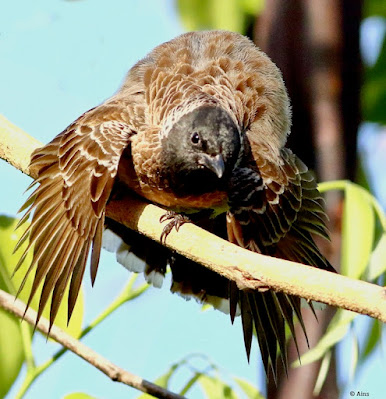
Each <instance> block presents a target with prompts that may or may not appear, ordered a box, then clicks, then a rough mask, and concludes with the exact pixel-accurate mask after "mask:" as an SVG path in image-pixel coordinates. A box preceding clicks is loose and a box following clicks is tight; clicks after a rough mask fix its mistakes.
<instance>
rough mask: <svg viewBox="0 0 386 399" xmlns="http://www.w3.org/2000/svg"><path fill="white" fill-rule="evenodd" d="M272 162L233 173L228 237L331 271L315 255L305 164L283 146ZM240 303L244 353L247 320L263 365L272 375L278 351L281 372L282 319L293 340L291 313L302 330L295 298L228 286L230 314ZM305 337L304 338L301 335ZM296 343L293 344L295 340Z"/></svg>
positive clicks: (316, 228)
mask: <svg viewBox="0 0 386 399" xmlns="http://www.w3.org/2000/svg"><path fill="white" fill-rule="evenodd" d="M281 157H282V161H281V162H278V163H277V164H276V165H275V164H274V163H270V162H268V161H263V160H262V159H259V158H258V156H255V159H257V166H255V167H253V166H250V165H249V166H248V167H240V168H239V169H237V170H236V171H235V174H234V176H233V178H232V182H231V189H230V194H229V198H230V212H229V213H228V215H227V228H228V238H229V240H230V241H231V242H234V243H236V244H238V245H240V246H242V247H245V248H248V249H250V250H252V251H255V252H259V253H263V254H267V255H271V256H276V257H279V258H284V259H289V260H292V261H296V262H301V263H305V264H308V265H311V266H315V267H319V268H321V269H325V270H329V271H335V270H334V269H333V267H332V266H331V265H330V264H329V262H328V261H327V260H326V259H325V257H324V256H323V255H322V254H321V253H320V251H319V249H318V248H317V246H316V244H315V242H314V241H313V238H312V234H317V235H320V236H322V237H324V238H326V239H328V232H327V230H326V227H325V223H324V218H325V214H324V211H323V207H322V203H321V201H322V198H321V196H320V194H319V192H318V190H317V188H316V182H315V180H314V178H313V176H312V174H311V173H310V172H309V171H308V169H307V167H306V166H305V165H304V164H303V163H302V162H301V161H300V160H299V159H298V158H297V157H296V156H295V155H294V154H292V152H291V151H290V150H288V149H282V151H281ZM237 304H240V306H241V317H242V324H243V330H244V341H245V346H246V351H247V354H248V356H249V353H250V348H251V341H252V332H253V324H254V326H255V329H256V333H257V338H258V341H259V346H260V350H261V354H262V359H263V362H264V365H265V369H266V371H267V372H268V369H269V367H271V369H272V372H273V375H274V376H275V375H276V358H277V355H278V354H279V353H280V355H281V358H282V361H283V365H284V368H285V369H286V370H287V367H288V365H287V359H286V340H285V328H284V325H285V322H287V324H288V326H289V328H290V331H291V333H292V335H293V336H294V338H295V344H296V337H295V332H294V331H295V330H294V321H293V315H294V314H296V316H297V318H298V319H299V321H300V324H301V326H302V329H303V331H304V333H305V334H306V331H305V327H304V323H303V320H302V315H301V311H300V298H297V297H293V296H290V295H287V294H283V293H275V292H271V291H267V292H257V293H245V292H239V291H238V290H237V289H236V288H235V287H233V289H231V290H230V309H231V317H232V318H233V317H234V312H235V310H236V306H237ZM306 338H307V336H306ZM296 345H297V344H296Z"/></svg>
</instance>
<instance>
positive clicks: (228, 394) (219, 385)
mask: <svg viewBox="0 0 386 399" xmlns="http://www.w3.org/2000/svg"><path fill="white" fill-rule="evenodd" d="M198 382H199V384H200V386H201V388H202V390H203V391H204V393H205V395H206V397H207V398H222V399H237V398H238V396H237V395H236V393H235V392H234V391H233V390H232V388H231V387H230V386H229V385H227V384H225V383H224V382H223V381H221V380H220V379H219V378H214V377H210V376H208V375H205V374H201V376H200V378H199V379H198Z"/></svg>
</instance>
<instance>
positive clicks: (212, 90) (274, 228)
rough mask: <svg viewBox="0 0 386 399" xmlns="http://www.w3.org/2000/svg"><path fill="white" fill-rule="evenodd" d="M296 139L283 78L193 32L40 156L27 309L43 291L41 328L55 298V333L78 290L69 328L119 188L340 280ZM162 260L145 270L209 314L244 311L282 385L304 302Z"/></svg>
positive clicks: (156, 53)
mask: <svg viewBox="0 0 386 399" xmlns="http://www.w3.org/2000/svg"><path fill="white" fill-rule="evenodd" d="M289 129H290V105H289V100H288V96H287V92H286V89H285V86H284V83H283V80H282V77H281V74H280V72H279V70H278V69H277V67H276V66H275V65H274V64H273V63H272V62H271V61H270V59H269V58H268V57H267V56H266V55H265V54H264V53H263V52H261V51H260V50H258V49H257V48H256V47H255V46H254V44H253V43H252V42H250V41H249V40H248V39H246V38H245V37H243V36H241V35H239V34H236V33H230V32H220V31H213V32H191V33H187V34H185V35H182V36H179V37H177V38H176V39H174V40H172V41H170V42H167V43H164V44H162V45H160V46H158V47H157V48H155V49H154V50H153V51H152V52H151V53H150V54H149V55H148V56H146V57H145V58H144V59H143V60H141V61H139V62H138V63H137V64H136V65H135V66H134V67H133V68H132V69H131V70H130V71H129V73H128V75H127V77H126V80H125V82H124V84H123V86H122V88H121V89H120V90H119V91H118V92H117V93H116V94H115V95H114V96H113V97H111V98H110V99H108V100H107V101H105V102H104V103H103V104H101V105H100V106H97V107H96V108H94V109H92V110H90V111H88V112H86V113H85V114H83V115H82V116H81V117H80V118H79V119H77V120H76V121H75V122H74V123H72V124H71V125H70V126H69V127H68V128H66V129H65V130H64V131H63V132H62V133H61V134H59V135H58V136H57V137H56V138H54V139H53V140H52V141H51V142H50V143H49V144H47V145H46V146H44V147H43V148H41V149H39V150H37V151H35V152H34V154H33V156H32V159H31V168H32V169H33V170H35V171H36V172H37V175H38V176H39V177H38V179H37V180H36V182H35V183H37V184H38V187H37V188H36V189H35V191H34V192H33V194H32V195H31V196H30V198H29V199H28V201H27V202H26V204H25V205H24V207H23V208H22V209H26V208H28V210H27V211H26V214H25V215H24V217H23V219H22V221H21V223H22V222H23V221H25V220H27V218H28V216H29V215H32V223H31V225H30V226H29V227H28V228H27V230H26V233H25V234H24V236H23V238H22V240H21V241H24V240H25V239H26V238H29V241H30V244H29V247H28V249H27V251H26V252H28V250H29V249H30V248H32V247H33V252H34V257H33V262H32V264H31V266H30V268H29V271H28V273H27V275H28V274H29V273H30V271H32V270H33V269H34V267H36V274H35V279H34V283H33V287H32V291H31V295H30V300H29V302H28V304H29V303H30V301H31V299H32V297H33V295H34V293H35V291H36V289H37V287H38V285H39V283H40V282H41V281H43V280H44V285H43V291H42V295H41V300H40V305H39V312H38V318H39V317H40V315H41V313H42V310H43V308H44V306H45V304H46V302H47V300H48V298H49V295H50V294H51V293H52V296H53V300H52V305H51V323H53V322H54V320H55V316H56V313H57V310H58V307H59V305H60V302H61V299H62V296H63V292H64V289H65V287H66V286H67V284H70V295H69V304H68V306H69V309H68V313H69V317H70V316H71V313H72V310H73V307H74V305H75V302H76V298H77V295H78V291H79V287H80V283H81V280H82V277H83V273H84V270H85V264H86V260H87V255H88V253H89V251H90V249H91V248H92V256H91V275H92V280H94V279H95V276H96V272H97V268H98V262H99V253H100V250H101V245H102V232H103V229H104V226H105V207H106V204H107V201H108V199H109V198H110V196H111V195H113V193H114V192H115V191H116V190H118V188H119V190H120V191H121V193H122V191H123V192H124V191H125V190H129V191H134V192H136V193H137V194H139V195H140V196H142V197H144V198H145V199H147V200H149V201H151V202H155V203H157V204H159V205H161V206H164V207H165V208H167V209H171V210H174V211H185V212H188V213H194V212H198V214H199V215H202V212H201V213H199V212H200V211H202V210H208V209H209V210H213V215H212V216H213V219H210V218H208V215H209V214H208V213H204V217H201V221H200V223H202V224H203V225H205V227H206V228H209V229H210V230H211V231H213V232H215V233H217V234H219V235H220V236H224V237H225V236H227V238H228V239H229V240H230V241H231V242H233V243H235V244H237V245H240V246H242V247H245V248H248V249H250V250H252V251H256V252H260V253H264V254H269V255H272V256H277V257H282V258H286V259H290V260H294V261H300V262H303V263H306V264H309V265H312V266H316V267H321V268H324V269H326V270H330V271H333V269H332V267H331V266H330V265H329V263H328V262H327V261H326V259H325V258H324V257H323V256H322V255H321V254H320V252H319V250H318V248H317V247H316V245H315V243H314V241H313V239H312V234H319V235H321V236H323V237H325V238H328V235H327V232H326V230H325V225H324V221H323V217H324V212H323V209H322V207H321V204H320V199H321V198H320V196H319V193H318V191H317V189H316V183H315V181H314V179H313V177H312V175H311V174H310V172H309V171H308V170H307V168H306V166H305V165H304V164H303V163H302V162H301V161H300V160H299V159H298V158H297V157H296V156H295V155H294V154H292V153H291V151H290V150H289V149H287V148H285V147H284V145H285V142H286V137H287V135H288V134H289ZM209 213H210V212H209ZM218 215H219V216H218ZM205 220H206V221H205ZM109 223H110V226H112V228H113V230H114V231H115V232H118V233H119V235H121V236H123V238H124V240H125V241H130V240H134V241H135V238H134V237H131V233H129V232H127V231H126V232H125V231H124V230H122V228H121V227H119V226H117V225H116V224H114V223H113V222H112V221H110V222H109ZM213 226H216V227H213ZM218 226H220V228H219V227H218ZM130 237H131V238H130ZM141 240H143V238H141V239H140V241H141ZM133 251H134V252H135V245H134V246H133ZM139 252H140V251H139ZM154 254H158V255H159V256H157V259H156V258H155V256H153V257H152V259H150V255H149V254H147V255H146V256H145V255H144V256H142V258H146V259H145V260H146V262H147V264H148V266H147V267H148V270H150V269H152V268H154V269H157V268H158V269H159V270H161V271H162V273H163V272H164V271H165V264H166V262H169V264H171V268H172V272H173V279H174V281H173V286H172V291H177V292H180V293H182V294H184V295H195V296H196V297H198V298H199V299H200V300H203V301H208V302H211V303H213V304H215V303H217V302H216V301H217V300H218V298H222V299H227V300H229V303H230V306H229V312H230V314H231V318H232V320H233V318H234V317H235V315H236V313H237V309H238V308H240V311H241V317H242V322H243V330H244V339H245V344H246V350H247V354H248V357H249V353H250V346H251V340H252V331H253V328H255V329H256V332H257V337H258V341H259V344H260V349H261V353H262V358H263V362H264V365H265V368H266V370H267V371H268V369H269V368H271V369H272V371H273V374H274V375H275V373H276V357H277V355H278V352H279V351H278V349H280V351H281V357H282V360H283V363H284V366H285V368H286V367H287V362H286V351H285V336H284V323H285V322H287V323H288V325H289V327H290V330H291V332H292V333H293V334H294V322H293V314H294V313H295V314H296V315H297V317H298V318H300V320H301V313H300V301H299V298H294V297H291V296H288V295H285V294H276V293H273V292H269V291H268V292H265V293H261V292H240V291H239V290H238V289H237V288H236V287H235V285H234V284H233V283H230V282H228V281H226V280H225V279H224V278H223V277H220V276H217V275H215V274H214V273H212V272H210V271H208V270H206V269H204V268H203V267H201V266H199V265H196V264H194V263H193V262H191V261H188V260H186V259H183V258H181V257H179V256H178V255H175V254H174V255H171V254H169V253H168V252H167V251H166V250H165V249H164V248H162V247H160V246H159V244H158V247H157V248H156V249H155V251H154V252H153V255H154ZM140 257H141V256H140ZM22 259H24V256H23V257H22ZM22 259H21V260H22ZM155 259H156V260H155ZM171 259H172V260H171ZM19 265H20V263H19ZM19 265H18V266H17V267H16V269H18V267H19ZM179 265H180V266H179ZM23 285H24V282H23V284H22V286H23ZM21 288H22V287H21ZM216 298H217V299H216ZM302 325H303V324H302Z"/></svg>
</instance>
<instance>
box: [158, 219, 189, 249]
mask: <svg viewBox="0 0 386 399" xmlns="http://www.w3.org/2000/svg"><path fill="white" fill-rule="evenodd" d="M166 220H170V222H169V223H168V224H167V225H166V226H165V227H164V228H163V230H162V234H161V238H160V240H161V243H163V244H164V243H165V241H166V238H167V236H168V235H169V234H170V232H171V231H172V230H173V228H175V229H176V231H178V230H179V228H180V227H181V226H182V225H183V224H185V223H191V222H192V221H191V220H190V219H189V218H188V217H187V216H186V215H184V214H182V213H177V212H174V211H167V212H166V213H165V214H164V215H162V216H161V217H160V219H159V221H160V223H163V222H165V221H166Z"/></svg>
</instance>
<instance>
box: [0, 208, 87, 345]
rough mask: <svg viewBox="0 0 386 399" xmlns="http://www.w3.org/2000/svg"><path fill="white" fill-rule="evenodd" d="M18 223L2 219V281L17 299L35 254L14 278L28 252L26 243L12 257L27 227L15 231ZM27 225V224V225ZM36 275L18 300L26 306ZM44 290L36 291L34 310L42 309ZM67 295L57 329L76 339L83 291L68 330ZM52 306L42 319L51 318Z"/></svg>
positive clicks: (0, 271) (0, 259)
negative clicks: (16, 268)
mask: <svg viewBox="0 0 386 399" xmlns="http://www.w3.org/2000/svg"><path fill="white" fill-rule="evenodd" d="M17 221H18V220H17V219H15V218H11V217H9V216H4V215H0V279H1V280H2V282H3V284H4V288H5V291H7V292H9V293H10V294H12V295H15V294H16V292H17V290H18V288H19V286H20V284H21V282H22V280H23V277H24V275H25V273H26V271H27V270H28V266H29V265H30V263H31V261H32V252H31V251H30V252H29V253H28V255H27V256H26V258H25V260H24V262H23V264H22V266H21V268H20V270H18V272H17V273H16V274H15V276H13V277H12V278H11V276H12V273H13V270H14V268H15V266H16V264H17V262H18V260H19V258H20V256H21V255H22V253H23V252H24V250H25V248H26V247H27V242H25V243H24V244H23V245H22V246H21V248H19V250H18V251H17V252H16V253H15V254H13V253H12V252H13V249H14V248H15V245H16V243H17V242H18V241H19V238H20V237H21V235H22V233H23V231H24V226H23V227H22V228H20V229H18V230H16V231H15V227H16V224H17ZM26 224H27V223H26ZM33 275H34V273H30V275H29V278H28V279H27V281H26V283H25V287H24V289H23V291H22V292H21V293H20V294H19V298H20V299H21V300H22V301H24V302H27V300H28V296H29V292H30V290H31V287H32V281H33ZM40 292H41V287H40V288H39V289H38V290H37V292H36V294H35V296H34V298H33V300H32V302H31V308H32V309H34V310H37V309H38V306H39V297H40ZM67 297H68V292H67V291H66V293H65V294H64V297H63V304H62V306H60V309H59V311H58V315H57V317H56V320H55V325H57V326H58V327H60V328H62V329H63V330H64V331H66V332H67V333H68V334H70V335H72V336H73V337H75V338H77V337H78V336H79V335H80V333H81V329H82V321H83V292H82V290H81V291H80V293H79V297H78V301H77V304H76V306H75V309H74V313H73V315H72V317H71V321H70V324H69V326H67V308H66V306H63V305H64V304H66V303H67ZM50 302H51V301H49V303H48V304H47V306H46V308H45V310H44V312H43V317H46V318H49V314H50V310H49V307H50Z"/></svg>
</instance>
